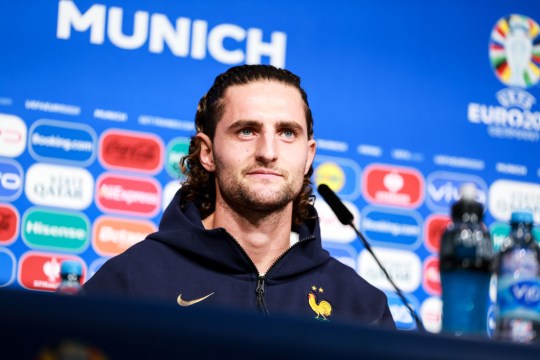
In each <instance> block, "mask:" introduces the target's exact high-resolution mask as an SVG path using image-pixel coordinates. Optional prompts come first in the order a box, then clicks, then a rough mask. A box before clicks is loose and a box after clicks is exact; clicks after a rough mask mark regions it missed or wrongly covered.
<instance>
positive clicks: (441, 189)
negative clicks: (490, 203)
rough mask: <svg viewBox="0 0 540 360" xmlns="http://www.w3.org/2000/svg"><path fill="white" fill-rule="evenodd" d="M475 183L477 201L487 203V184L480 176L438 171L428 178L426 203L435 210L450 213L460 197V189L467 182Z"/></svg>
mask: <svg viewBox="0 0 540 360" xmlns="http://www.w3.org/2000/svg"><path fill="white" fill-rule="evenodd" d="M466 183H471V184H474V186H475V188H476V201H478V202H480V203H481V204H484V205H485V204H486V200H487V195H486V194H487V186H486V184H485V182H484V181H483V180H482V179H481V178H479V177H478V176H473V175H464V174H457V173H449V172H444V171H437V172H434V173H432V174H430V175H429V176H428V178H427V185H426V190H427V198H426V203H427V205H428V207H429V208H430V209H431V210H433V211H438V212H444V213H448V211H449V209H450V207H451V206H452V204H453V203H454V202H456V201H457V200H459V198H460V189H461V187H462V186H463V185H464V184H466Z"/></svg>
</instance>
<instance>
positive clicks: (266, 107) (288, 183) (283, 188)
mask: <svg viewBox="0 0 540 360" xmlns="http://www.w3.org/2000/svg"><path fill="white" fill-rule="evenodd" d="M201 136H202V137H201ZM199 137H200V138H201V139H206V140H205V141H203V143H204V144H206V145H207V146H206V147H205V145H204V144H203V149H202V152H201V163H202V164H203V166H204V167H205V168H206V170H208V171H210V172H215V175H216V206H219V203H220V201H223V202H225V204H226V205H228V206H230V207H231V208H233V209H235V210H246V209H252V210H256V211H262V212H273V211H276V210H278V209H282V208H284V207H285V206H292V201H293V200H294V199H295V198H296V196H297V195H298V194H299V192H300V190H301V188H302V183H303V179H304V175H305V174H306V173H307V172H308V170H309V168H310V166H311V163H312V161H313V158H314V156H315V141H314V140H313V139H311V140H310V139H308V134H307V124H306V115H305V110H304V102H303V101H302V97H301V96H300V93H299V92H298V90H297V89H295V88H294V87H292V86H288V85H285V84H280V83H278V82H272V81H260V82H254V83H250V84H248V85H238V86H232V87H230V88H229V89H228V90H227V91H226V93H225V97H224V113H223V116H222V118H221V119H220V120H219V121H218V123H217V126H216V131H215V135H214V139H213V141H210V139H208V138H207V137H206V136H205V135H199ZM205 148H206V152H205Z"/></svg>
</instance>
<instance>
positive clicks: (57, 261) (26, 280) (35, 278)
mask: <svg viewBox="0 0 540 360" xmlns="http://www.w3.org/2000/svg"><path fill="white" fill-rule="evenodd" d="M64 260H76V261H78V262H80V263H81V265H82V269H83V274H82V282H84V278H85V275H86V264H85V263H84V261H82V260H81V259H80V258H78V257H76V256H69V255H64V254H47V253H41V252H34V251H30V252H27V253H26V254H24V255H23V256H22V257H21V259H20V264H19V273H18V278H19V283H20V284H21V286H22V287H24V288H25V289H29V290H42V291H55V290H56V288H57V287H58V284H59V283H60V280H61V279H60V266H61V264H62V261H64Z"/></svg>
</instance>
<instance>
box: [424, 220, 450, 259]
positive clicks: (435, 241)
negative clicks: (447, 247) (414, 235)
mask: <svg viewBox="0 0 540 360" xmlns="http://www.w3.org/2000/svg"><path fill="white" fill-rule="evenodd" d="M451 221H452V220H451V219H450V216H447V215H437V214H435V215H430V216H429V217H428V218H427V219H426V227H425V230H424V233H425V234H426V237H425V245H426V248H427V249H428V250H430V251H433V252H439V249H440V248H441V238H442V236H443V234H444V232H445V230H446V228H447V227H448V224H449V223H450V222H451Z"/></svg>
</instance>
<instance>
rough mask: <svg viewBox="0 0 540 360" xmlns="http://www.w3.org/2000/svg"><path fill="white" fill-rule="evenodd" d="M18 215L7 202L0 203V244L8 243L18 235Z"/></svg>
mask: <svg viewBox="0 0 540 360" xmlns="http://www.w3.org/2000/svg"><path fill="white" fill-rule="evenodd" d="M19 223H20V216H19V213H18V212H17V210H16V209H15V208H14V207H13V206H11V205H9V204H0V245H9V244H11V243H12V242H13V241H15V239H16V238H17V236H18V235H19V234H18V233H19Z"/></svg>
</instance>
